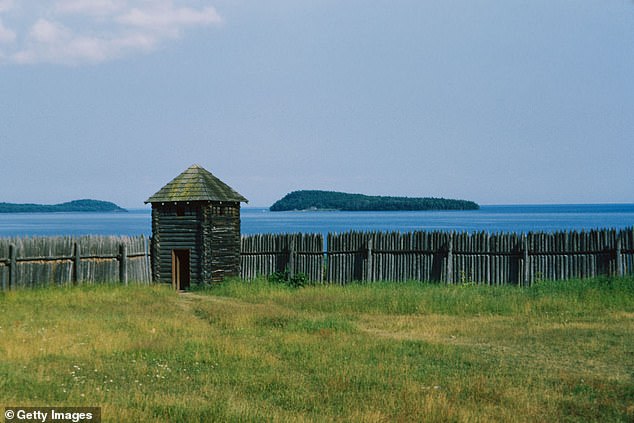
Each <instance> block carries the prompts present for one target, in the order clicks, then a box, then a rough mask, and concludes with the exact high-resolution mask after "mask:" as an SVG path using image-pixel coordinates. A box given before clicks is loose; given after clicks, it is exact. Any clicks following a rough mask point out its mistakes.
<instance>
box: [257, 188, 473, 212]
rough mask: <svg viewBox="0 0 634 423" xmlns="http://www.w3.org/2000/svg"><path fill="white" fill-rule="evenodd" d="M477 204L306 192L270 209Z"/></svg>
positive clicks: (455, 207) (461, 207) (463, 206)
mask: <svg viewBox="0 0 634 423" xmlns="http://www.w3.org/2000/svg"><path fill="white" fill-rule="evenodd" d="M479 208H480V206H479V205H478V204H477V203H474V202H473V201H466V200H452V199H447V198H431V197H424V198H411V197H384V196H370V195H363V194H348V193H344V192H335V191H318V190H304V191H294V192H291V193H290V194H287V195H286V196H284V198H282V199H281V200H278V201H276V202H275V203H274V204H273V205H272V206H271V207H270V208H269V210H271V211H291V210H342V211H394V210H478V209H479Z"/></svg>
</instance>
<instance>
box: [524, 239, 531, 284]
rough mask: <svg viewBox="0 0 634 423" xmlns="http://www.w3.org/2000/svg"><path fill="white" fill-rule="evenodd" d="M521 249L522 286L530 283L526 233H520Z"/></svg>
mask: <svg viewBox="0 0 634 423" xmlns="http://www.w3.org/2000/svg"><path fill="white" fill-rule="evenodd" d="M522 250H523V254H524V257H523V259H524V278H523V284H524V286H529V285H530V284H531V280H530V261H529V260H530V258H529V256H528V238H527V237H526V234H522Z"/></svg>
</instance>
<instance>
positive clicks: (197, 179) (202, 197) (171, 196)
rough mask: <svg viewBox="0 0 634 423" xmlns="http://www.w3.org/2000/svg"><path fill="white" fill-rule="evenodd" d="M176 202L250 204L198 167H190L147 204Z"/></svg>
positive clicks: (147, 201)
mask: <svg viewBox="0 0 634 423" xmlns="http://www.w3.org/2000/svg"><path fill="white" fill-rule="evenodd" d="M174 201H238V202H245V203H248V202H249V200H247V199H246V198H244V197H243V196H242V195H240V194H238V193H237V192H236V191H234V189H233V188H231V187H230V186H229V185H227V184H225V183H224V182H222V181H221V180H220V179H218V178H216V177H215V176H214V175H212V174H211V172H208V171H207V170H205V169H203V168H202V167H200V166H198V165H193V166H190V167H189V168H188V169H187V170H186V171H184V172H183V173H181V174H180V175H178V176H177V177H176V178H174V179H172V180H171V181H170V182H169V183H168V184H167V185H165V186H164V187H163V188H161V189H160V190H159V191H158V192H157V193H156V194H154V195H153V196H151V197H150V198H148V199H147V200H146V201H145V203H162V202H163V203H165V202H174Z"/></svg>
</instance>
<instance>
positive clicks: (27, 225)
mask: <svg viewBox="0 0 634 423" xmlns="http://www.w3.org/2000/svg"><path fill="white" fill-rule="evenodd" d="M150 222H151V219H150V210H149V209H144V210H132V211H130V212H129V213H16V214H0V237H13V236H49V235H89V234H93V235H141V234H143V235H150V234H151V223H150ZM632 226H634V204H582V205H510V206H482V208H481V209H480V210H475V211H414V212H409V211H401V212H338V211H328V212H324V211H311V212H269V211H268V210H267V209H265V208H251V207H245V208H243V209H242V233H243V234H256V233H280V232H304V233H324V234H327V233H328V232H347V231H351V230H354V231H402V232H407V231H417V230H427V231H434V230H442V231H467V232H474V231H487V232H530V231H545V232H554V231H561V230H571V229H576V230H581V229H586V230H588V229H597V228H626V227H632Z"/></svg>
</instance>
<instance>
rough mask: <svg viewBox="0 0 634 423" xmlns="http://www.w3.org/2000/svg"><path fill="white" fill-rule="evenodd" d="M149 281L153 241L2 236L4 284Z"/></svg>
mask: <svg viewBox="0 0 634 423" xmlns="http://www.w3.org/2000/svg"><path fill="white" fill-rule="evenodd" d="M129 280H131V281H135V282H142V283H149V282H150V281H151V274H150V256H149V251H148V242H147V239H146V238H145V237H143V236H139V237H109V236H83V237H77V238H74V237H35V238H8V239H0V287H1V288H2V289H4V290H6V289H11V288H17V287H35V286H46V285H72V284H82V283H98V282H110V281H116V282H121V283H128V281H129Z"/></svg>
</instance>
